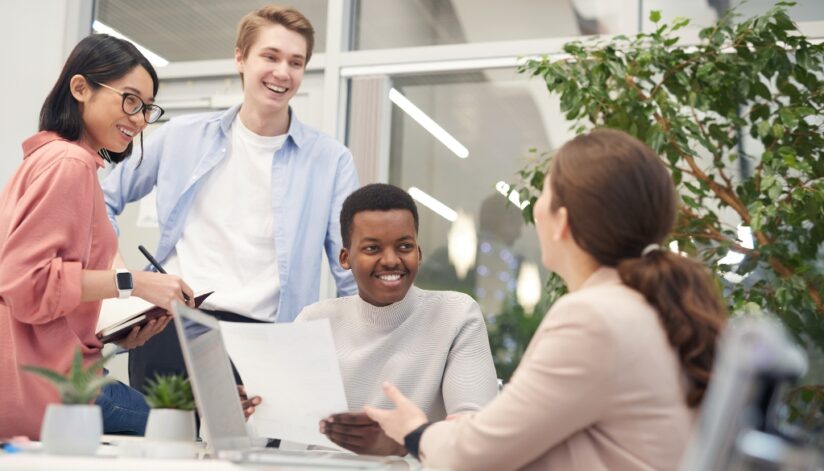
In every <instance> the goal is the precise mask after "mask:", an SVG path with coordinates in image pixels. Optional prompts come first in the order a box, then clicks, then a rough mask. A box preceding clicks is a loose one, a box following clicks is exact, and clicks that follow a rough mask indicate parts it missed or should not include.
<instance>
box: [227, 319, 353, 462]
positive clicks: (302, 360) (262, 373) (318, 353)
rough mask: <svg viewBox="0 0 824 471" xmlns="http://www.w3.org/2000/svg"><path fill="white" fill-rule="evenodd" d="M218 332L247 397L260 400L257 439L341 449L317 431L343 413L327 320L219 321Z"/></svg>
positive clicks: (340, 383) (344, 407)
mask: <svg viewBox="0 0 824 471" xmlns="http://www.w3.org/2000/svg"><path fill="white" fill-rule="evenodd" d="M220 331H221V332H222V333H223V341H224V343H225V344H226V350H228V352H229V357H231V359H232V362H233V363H234V365H235V368H237V371H238V373H240V376H241V378H242V379H243V384H244V386H245V387H246V393H247V394H248V395H249V396H260V397H261V399H262V402H261V404H260V405H259V406H258V407H257V408H256V409H255V415H254V417H255V420H254V424H255V427H256V429H257V434H258V435H259V436H264V437H271V438H280V439H284V440H290V441H295V442H301V443H306V444H310V445H323V446H329V447H333V448H336V449H340V447H338V446H337V445H335V444H334V443H332V442H331V441H330V440H329V439H328V438H326V436H325V435H323V434H322V433H320V432H319V431H318V423H319V422H320V420H321V419H323V418H325V417H327V416H329V414H334V413H338V412H346V411H348V410H349V407H348V406H347V403H346V393H345V392H344V390H343V380H342V379H341V375H340V366H339V365H338V358H337V354H336V353H335V344H334V341H333V339H332V329H331V327H330V326H329V321H328V320H327V319H322V320H317V321H310V322H297V323H288V324H246V323H241V322H221V323H220Z"/></svg>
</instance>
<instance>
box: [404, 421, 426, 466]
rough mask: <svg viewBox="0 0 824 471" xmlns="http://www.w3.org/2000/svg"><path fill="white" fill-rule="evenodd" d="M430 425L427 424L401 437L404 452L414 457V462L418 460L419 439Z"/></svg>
mask: <svg viewBox="0 0 824 471" xmlns="http://www.w3.org/2000/svg"><path fill="white" fill-rule="evenodd" d="M430 425H432V422H427V423H425V424H423V425H421V426H420V427H418V428H416V429H415V430H413V431H411V432H409V433H407V434H406V436H405V437H403V445H404V447H406V452H407V453H409V454H410V455H412V456H413V457H415V459H416V460H420V446H421V437H422V436H423V432H424V431H426V429H427V428H429V426H430Z"/></svg>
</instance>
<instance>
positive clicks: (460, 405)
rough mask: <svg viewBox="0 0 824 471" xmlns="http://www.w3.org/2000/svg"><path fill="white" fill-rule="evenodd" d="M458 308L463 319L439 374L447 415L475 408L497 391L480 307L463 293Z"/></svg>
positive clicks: (496, 381) (480, 406) (490, 398)
mask: <svg viewBox="0 0 824 471" xmlns="http://www.w3.org/2000/svg"><path fill="white" fill-rule="evenodd" d="M463 297H464V296H462V298H463ZM462 309H463V310H464V312H463V313H461V314H462V317H463V318H464V319H465V321H464V323H463V325H461V327H460V330H459V331H458V334H457V335H456V336H455V339H454V341H453V342H452V347H451V348H450V350H449V356H448V358H447V362H446V368H445V370H444V376H443V383H442V393H443V399H444V405H445V406H446V413H447V414H455V413H458V412H467V411H476V410H478V409H480V408H482V407H483V406H484V405H486V404H487V403H488V402H489V401H491V400H492V399H494V398H495V396H496V395H497V393H498V379H497V375H496V373H495V365H494V363H493V361H492V352H491V350H490V348H489V336H488V334H487V332H486V324H485V323H484V320H483V317H482V316H481V308H480V306H478V303H476V302H475V301H474V300H472V299H471V298H469V297H468V296H467V297H466V298H465V300H464V303H463V305H462Z"/></svg>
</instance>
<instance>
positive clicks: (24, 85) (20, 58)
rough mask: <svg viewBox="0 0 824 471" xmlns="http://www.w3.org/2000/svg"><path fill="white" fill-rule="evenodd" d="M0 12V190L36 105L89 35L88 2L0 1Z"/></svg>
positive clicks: (33, 123)
mask: <svg viewBox="0 0 824 471" xmlns="http://www.w3.org/2000/svg"><path fill="white" fill-rule="evenodd" d="M0 12H2V16H3V18H6V21H4V22H3V28H0V44H2V46H0V64H3V71H4V72H3V73H2V74H0V90H3V96H2V100H3V105H2V108H3V111H2V112H0V187H3V186H5V184H6V182H7V181H8V179H9V177H10V176H11V174H12V173H13V172H14V170H15V169H16V168H17V166H18V165H19V163H20V160H21V159H22V158H23V155H22V151H21V148H20V144H21V143H22V141H23V140H24V139H26V138H27V137H29V136H30V135H32V134H34V133H35V132H36V131H37V121H38V117H39V115H40V106H41V105H42V104H43V100H44V99H45V98H46V95H48V93H49V90H50V89H51V87H52V86H53V85H54V82H55V80H57V75H58V74H59V73H60V69H61V67H62V66H63V62H64V61H65V59H66V57H67V56H68V53H69V52H70V51H71V48H72V47H74V45H75V44H76V43H77V41H79V40H80V38H82V37H83V36H85V35H86V34H88V33H89V32H90V31H91V22H92V1H91V0H3V3H2V5H0Z"/></svg>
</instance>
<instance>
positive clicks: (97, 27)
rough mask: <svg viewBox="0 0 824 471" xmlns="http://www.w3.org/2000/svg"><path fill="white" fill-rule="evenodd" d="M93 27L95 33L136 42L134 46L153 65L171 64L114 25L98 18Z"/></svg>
mask: <svg viewBox="0 0 824 471" xmlns="http://www.w3.org/2000/svg"><path fill="white" fill-rule="evenodd" d="M92 29H93V30H94V32H95V33H104V34H108V35H109V36H114V37H116V38H120V39H124V40H126V41H129V42H130V43H132V44H134V47H136V48H137V50H138V51H140V52H141V53H142V54H143V55H144V56H146V59H149V62H151V63H152V65H153V66H155V67H163V66H166V65H169V61H167V60H166V59H164V58H162V57H160V56H159V55H158V54H155V53H154V52H152V51H150V50H148V49H146V48H145V47H143V46H141V45H140V44H138V43H137V42H135V41H134V40H133V39H131V38H127V37H126V36H125V35H123V34H122V33H120V32H119V31H117V30H115V29H113V28H112V27H110V26H108V25H105V24H103V23H101V22H100V21H98V20H94V23H92Z"/></svg>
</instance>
